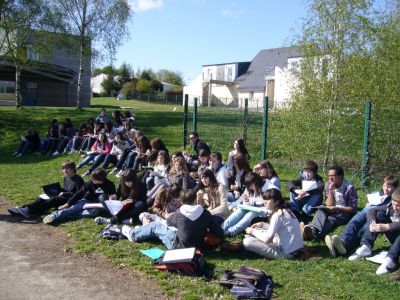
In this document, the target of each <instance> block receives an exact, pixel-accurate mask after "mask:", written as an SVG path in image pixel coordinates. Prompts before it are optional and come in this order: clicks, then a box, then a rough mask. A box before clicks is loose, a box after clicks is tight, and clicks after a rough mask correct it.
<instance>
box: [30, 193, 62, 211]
mask: <svg viewBox="0 0 400 300" xmlns="http://www.w3.org/2000/svg"><path fill="white" fill-rule="evenodd" d="M67 200H68V199H67V198H65V197H59V196H57V197H51V198H50V199H42V198H40V197H37V198H36V200H35V201H33V202H32V203H29V204H26V205H24V207H27V208H28V211H29V213H30V214H32V215H40V214H42V213H44V212H45V211H47V210H48V209H50V208H53V207H58V206H60V205H63V204H65V203H66V202H67Z"/></svg>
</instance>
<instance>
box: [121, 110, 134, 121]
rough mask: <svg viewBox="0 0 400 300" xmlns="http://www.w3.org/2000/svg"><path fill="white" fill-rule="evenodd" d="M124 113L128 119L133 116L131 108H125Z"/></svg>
mask: <svg viewBox="0 0 400 300" xmlns="http://www.w3.org/2000/svg"><path fill="white" fill-rule="evenodd" d="M122 114H123V116H124V118H126V119H128V118H130V117H132V115H131V112H130V111H129V110H125V111H124V112H123V113H122Z"/></svg>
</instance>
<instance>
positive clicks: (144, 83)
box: [136, 78, 153, 94]
mask: <svg viewBox="0 0 400 300" xmlns="http://www.w3.org/2000/svg"><path fill="white" fill-rule="evenodd" d="M136 91H137V92H138V93H141V94H148V93H151V92H152V91H153V87H152V84H151V81H150V80H147V79H143V78H141V79H139V80H138V82H137V83H136Z"/></svg>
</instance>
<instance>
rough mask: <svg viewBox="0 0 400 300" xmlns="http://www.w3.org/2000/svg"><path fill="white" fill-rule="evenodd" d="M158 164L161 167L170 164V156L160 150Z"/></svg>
mask: <svg viewBox="0 0 400 300" xmlns="http://www.w3.org/2000/svg"><path fill="white" fill-rule="evenodd" d="M157 163H158V164H160V165H168V164H169V155H168V152H167V151H164V150H160V151H159V152H158V155H157Z"/></svg>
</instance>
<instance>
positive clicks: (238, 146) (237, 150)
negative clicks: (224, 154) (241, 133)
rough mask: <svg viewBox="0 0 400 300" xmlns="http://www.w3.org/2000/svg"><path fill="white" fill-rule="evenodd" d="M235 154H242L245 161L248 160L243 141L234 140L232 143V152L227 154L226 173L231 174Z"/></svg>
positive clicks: (247, 152)
mask: <svg viewBox="0 0 400 300" xmlns="http://www.w3.org/2000/svg"><path fill="white" fill-rule="evenodd" d="M236 154H243V155H245V156H246V158H247V160H248V161H249V160H250V154H249V151H247V148H246V145H245V144H244V140H243V139H241V138H240V139H236V140H235V142H234V143H233V150H232V151H231V152H229V154H228V171H229V172H233V168H234V156H235V155H236Z"/></svg>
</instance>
